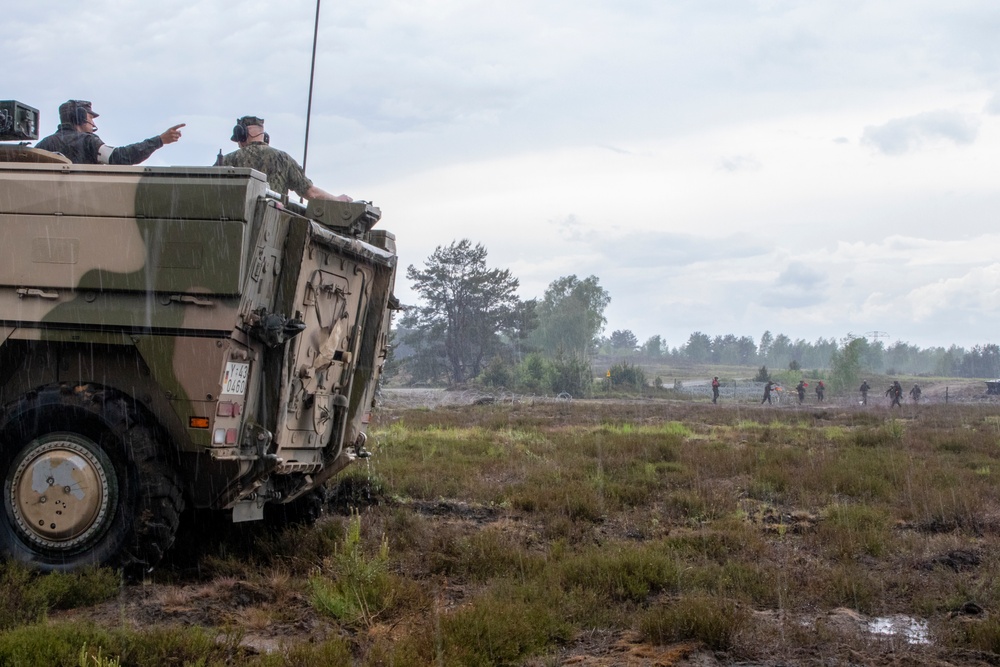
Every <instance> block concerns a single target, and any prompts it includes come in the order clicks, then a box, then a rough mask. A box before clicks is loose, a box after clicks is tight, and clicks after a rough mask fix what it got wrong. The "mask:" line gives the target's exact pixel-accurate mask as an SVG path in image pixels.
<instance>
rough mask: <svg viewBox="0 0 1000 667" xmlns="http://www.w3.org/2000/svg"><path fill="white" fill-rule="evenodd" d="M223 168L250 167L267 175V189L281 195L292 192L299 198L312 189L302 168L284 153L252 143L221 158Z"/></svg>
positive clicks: (265, 145) (261, 144)
mask: <svg viewBox="0 0 1000 667" xmlns="http://www.w3.org/2000/svg"><path fill="white" fill-rule="evenodd" d="M221 165H222V166H224V167H250V168H252V169H256V170H257V171H260V172H263V173H265V174H267V183H268V187H270V188H271V189H272V190H274V191H275V192H277V193H278V194H281V195H287V194H288V191H289V190H293V191H294V192H296V193H297V194H298V195H299V196H300V197H305V195H306V192H308V191H309V188H311V187H312V184H313V183H312V181H310V180H309V179H308V178H306V174H305V172H304V171H302V167H300V166H299V163H298V162H296V161H295V160H294V159H293V158H292V156H291V155H289V154H288V153H286V152H285V151H281V150H278V149H277V148H271V147H270V146H268V145H267V144H263V143H259V142H254V143H250V144H247V145H246V146H244V147H243V148H240V149H239V150H235V151H233V152H232V153H229V154H228V155H223V156H222V161H221Z"/></svg>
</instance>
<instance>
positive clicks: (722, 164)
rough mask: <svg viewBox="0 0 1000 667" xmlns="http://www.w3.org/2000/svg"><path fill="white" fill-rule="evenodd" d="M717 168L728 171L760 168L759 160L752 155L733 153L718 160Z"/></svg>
mask: <svg viewBox="0 0 1000 667" xmlns="http://www.w3.org/2000/svg"><path fill="white" fill-rule="evenodd" d="M719 169H722V170H723V171H728V172H730V173H735V172H737V171H757V170H758V169H760V160H758V159H757V158H755V157H754V156H752V155H733V156H731V157H724V158H722V159H721V160H719Z"/></svg>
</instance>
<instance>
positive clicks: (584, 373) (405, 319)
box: [389, 239, 1000, 395]
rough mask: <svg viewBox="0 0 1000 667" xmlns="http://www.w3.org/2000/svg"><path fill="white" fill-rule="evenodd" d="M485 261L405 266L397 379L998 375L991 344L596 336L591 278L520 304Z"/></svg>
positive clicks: (516, 381) (468, 254) (446, 253)
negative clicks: (711, 370)
mask: <svg viewBox="0 0 1000 667" xmlns="http://www.w3.org/2000/svg"><path fill="white" fill-rule="evenodd" d="M486 258H487V250H486V248H485V247H484V246H483V245H482V244H474V243H472V242H471V241H470V240H469V239H461V240H458V241H453V242H452V243H451V244H450V245H447V246H438V247H437V248H436V249H435V250H434V252H433V253H432V254H431V255H430V257H428V258H427V260H425V262H424V265H423V267H419V268H418V267H416V266H414V265H410V266H409V267H407V269H406V277H407V278H408V279H409V280H410V281H411V283H412V285H413V289H414V291H415V292H416V293H417V294H418V295H419V297H420V301H421V303H420V304H417V305H410V306H407V307H406V309H405V311H404V314H403V316H402V317H401V318H400V320H399V322H398V324H397V327H396V328H395V329H394V332H393V339H394V340H393V347H394V350H395V352H394V355H393V356H394V359H393V360H392V363H390V364H389V372H390V373H400V372H402V373H405V375H406V377H407V380H408V382H410V383H413V384H419V383H427V384H441V383H446V384H452V385H463V384H467V383H469V382H472V381H476V382H479V383H482V384H486V385H492V386H504V387H509V388H512V387H518V388H521V389H524V390H528V391H537V392H554V393H560V392H564V391H565V392H568V393H570V394H573V395H584V394H587V393H589V391H590V389H591V387H592V384H593V376H592V372H591V361H592V359H593V358H594V357H595V355H598V354H601V355H605V356H610V357H614V358H616V360H617V362H618V364H617V366H616V367H615V369H614V370H615V371H616V373H615V375H616V376H620V377H628V378H631V380H630V381H632V382H635V383H638V382H641V381H644V377H643V375H642V373H641V371H639V370H638V368H637V365H638V364H639V363H670V364H684V363H690V364H721V365H734V366H756V365H767V366H770V367H772V368H776V369H778V368H790V369H793V370H797V369H799V368H801V369H834V370H835V371H836V370H837V369H841V370H843V369H845V368H849V369H851V370H852V373H851V374H852V375H853V374H854V373H877V374H882V373H885V374H908V375H921V374H930V375H940V376H950V377H1000V346H997V345H995V344H986V345H977V346H975V347H973V348H972V349H969V350H966V349H963V348H961V347H957V346H954V345H952V346H951V347H949V348H947V349H946V348H943V347H937V348H926V349H921V348H918V347H917V346H914V345H910V344H908V343H904V342H901V341H897V342H896V343H893V344H892V345H889V346H886V345H885V344H883V342H882V341H881V340H878V339H876V340H874V341H870V340H868V339H867V338H863V337H853V336H847V337H845V338H843V339H841V340H840V341H837V340H836V339H834V338H829V339H826V338H819V339H817V340H816V341H815V342H808V341H805V340H802V339H797V340H792V339H791V338H790V337H788V336H786V335H785V334H783V333H778V334H776V335H775V334H772V333H771V332H770V331H765V332H764V333H763V334H762V335H761V337H760V341H759V343H758V342H757V341H755V340H754V338H753V337H752V336H746V335H744V336H736V335H734V334H726V335H716V336H710V335H708V334H705V333H702V332H700V331H696V332H694V333H692V334H691V335H690V336H689V337H688V339H687V341H686V342H685V343H684V344H683V345H680V346H678V347H670V346H668V345H667V344H666V342H665V341H664V339H663V337H662V336H659V335H654V336H651V337H650V338H648V339H647V340H646V341H644V342H642V343H640V342H639V340H638V339H637V337H636V336H635V334H634V333H632V332H631V331H629V330H627V329H619V330H615V331H613V332H612V333H611V334H610V335H608V336H602V333H603V331H604V328H605V325H606V324H607V320H606V318H605V316H604V312H605V309H606V308H607V306H608V304H610V302H611V296H610V295H609V294H608V292H607V291H606V290H605V289H604V288H603V287H601V285H600V281H599V279H598V278H597V277H596V276H588V277H586V278H579V277H577V276H576V275H570V276H563V277H560V278H558V279H556V280H554V281H552V282H551V283H550V284H549V286H548V287H547V288H546V290H545V293H544V294H543V295H542V297H541V298H534V299H527V300H522V299H520V298H519V297H518V296H517V288H518V287H519V285H520V283H519V281H518V279H517V278H516V277H515V276H514V275H513V274H512V273H511V271H510V270H509V269H500V268H491V267H489V266H488V265H487V262H486ZM842 379H843V380H845V381H847V380H848V378H847V377H844V378H842Z"/></svg>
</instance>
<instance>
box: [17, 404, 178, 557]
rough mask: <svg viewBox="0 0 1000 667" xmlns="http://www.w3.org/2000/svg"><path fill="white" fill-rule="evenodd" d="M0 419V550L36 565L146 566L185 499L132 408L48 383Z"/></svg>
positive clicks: (171, 533)
mask: <svg viewBox="0 0 1000 667" xmlns="http://www.w3.org/2000/svg"><path fill="white" fill-rule="evenodd" d="M0 419H2V421H0V478H2V481H3V497H2V503H3V511H2V513H0V552H3V554H4V555H6V556H8V557H11V558H14V559H16V560H19V561H21V562H24V563H27V564H30V565H32V566H34V567H38V568H40V569H43V570H73V569H75V568H78V567H82V566H85V565H110V566H116V567H123V568H126V569H127V570H129V571H132V572H135V571H137V570H148V569H149V568H150V567H152V566H153V565H154V564H155V563H156V562H157V561H159V560H160V558H161V557H162V556H163V553H164V552H165V551H166V550H167V549H168V548H169V547H170V545H171V544H173V541H174V537H175V535H176V532H177V526H178V522H179V518H180V512H181V510H183V507H184V501H183V498H182V495H181V491H180V485H179V482H178V478H177V475H176V473H175V472H174V470H173V468H172V467H171V466H169V465H168V464H167V463H166V462H165V461H164V460H163V459H162V452H161V451H160V447H159V445H158V443H157V440H156V437H155V433H154V430H153V428H151V426H150V425H149V424H148V422H145V421H144V420H143V418H142V416H141V414H140V413H139V411H138V410H137V408H136V406H135V404H134V403H133V402H132V401H131V400H130V399H128V397H126V396H124V395H122V394H119V393H117V392H113V391H108V390H104V389H102V388H101V387H98V386H96V385H80V386H72V387H71V386H68V385H58V386H48V387H44V388H42V389H40V390H38V391H37V392H32V393H31V394H28V395H26V396H23V397H22V398H21V399H19V400H17V401H15V402H13V403H11V404H9V405H7V406H6V407H5V409H4V412H3V415H2V418H0Z"/></svg>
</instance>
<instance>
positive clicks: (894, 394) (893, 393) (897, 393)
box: [885, 380, 903, 408]
mask: <svg viewBox="0 0 1000 667" xmlns="http://www.w3.org/2000/svg"><path fill="white" fill-rule="evenodd" d="M885 395H886V396H889V397H891V398H892V403H890V404H889V407H890V408H891V407H893V406H896V405H898V406H899V407H903V404H902V403H900V402H899V399H901V398H902V397H903V385H901V384H899V380H894V381H893V383H892V384H891V385H889V388H888V389H886V390H885Z"/></svg>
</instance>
